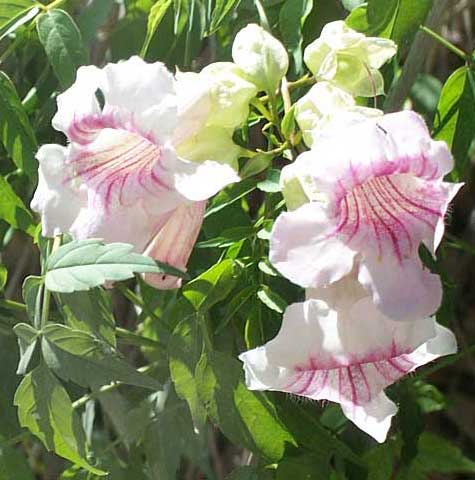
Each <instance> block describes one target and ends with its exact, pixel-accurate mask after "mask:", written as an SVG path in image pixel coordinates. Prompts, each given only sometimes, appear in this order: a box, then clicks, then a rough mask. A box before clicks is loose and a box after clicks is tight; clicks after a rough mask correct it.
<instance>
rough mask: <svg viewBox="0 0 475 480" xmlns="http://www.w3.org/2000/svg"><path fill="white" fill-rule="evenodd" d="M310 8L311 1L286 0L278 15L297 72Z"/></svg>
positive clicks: (311, 6) (281, 31)
mask: <svg viewBox="0 0 475 480" xmlns="http://www.w3.org/2000/svg"><path fill="white" fill-rule="evenodd" d="M312 8H313V0H286V2H285V3H284V5H283V6H282V8H281V10H280V14H279V29H280V33H281V35H282V40H283V41H284V44H285V45H286V46H287V49H288V51H289V52H290V53H291V54H292V57H293V59H294V65H295V70H296V71H297V72H300V71H301V70H302V42H303V35H302V28H303V26H304V24H305V20H307V17H308V15H309V14H310V12H311V11H312ZM286 138H287V137H286Z"/></svg>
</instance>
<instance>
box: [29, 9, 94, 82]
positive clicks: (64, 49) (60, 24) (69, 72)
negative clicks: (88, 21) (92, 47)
mask: <svg viewBox="0 0 475 480" xmlns="http://www.w3.org/2000/svg"><path fill="white" fill-rule="evenodd" d="M37 30H38V37H39V39H40V42H41V43H42V44H43V47H44V49H45V52H46V55H47V57H48V60H49V63H50V64H51V66H52V67H53V70H54V72H55V73H56V76H57V77H58V79H59V83H60V84H61V86H62V87H63V88H64V89H66V88H68V87H70V86H71V85H72V84H73V82H74V80H75V78H76V70H77V69H78V67H80V66H81V65H84V64H85V63H87V55H86V50H85V49H84V45H83V43H82V38H81V33H80V31H79V28H78V27H77V25H76V24H75V23H74V20H73V19H72V18H71V17H70V15H69V14H68V13H66V12H64V11H63V10H48V11H47V12H45V13H44V14H43V15H41V16H40V17H39V18H38V24H37Z"/></svg>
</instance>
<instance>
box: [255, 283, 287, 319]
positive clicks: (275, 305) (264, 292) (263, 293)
mask: <svg viewBox="0 0 475 480" xmlns="http://www.w3.org/2000/svg"><path fill="white" fill-rule="evenodd" d="M257 297H258V298H259V300H260V301H261V302H262V303H263V304H264V305H265V306H266V307H268V308H270V309H271V310H274V311H275V312H277V313H284V311H285V309H286V308H287V302H286V301H285V300H284V299H283V298H282V297H281V296H280V295H278V294H277V293H275V292H273V291H272V290H271V289H270V288H269V287H268V286H267V285H263V286H262V287H261V288H260V290H259V291H258V292H257Z"/></svg>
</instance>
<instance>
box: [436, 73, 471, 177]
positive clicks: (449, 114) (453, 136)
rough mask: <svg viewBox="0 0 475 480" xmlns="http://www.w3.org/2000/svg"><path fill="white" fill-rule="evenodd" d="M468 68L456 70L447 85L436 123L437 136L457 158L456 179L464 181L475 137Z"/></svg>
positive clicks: (442, 94) (444, 88) (441, 99)
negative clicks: (469, 150) (469, 153)
mask: <svg viewBox="0 0 475 480" xmlns="http://www.w3.org/2000/svg"><path fill="white" fill-rule="evenodd" d="M470 75H473V73H471V72H470V71H469V69H468V68H467V67H461V68H459V69H458V70H456V71H455V72H454V73H453V74H452V75H451V76H450V77H449V79H448V80H447V82H446V83H445V85H444V87H443V89H442V93H441V96H440V101H439V106H438V107H437V113H436V116H435V121H434V136H435V138H436V139H437V140H444V141H445V142H446V143H447V144H448V146H449V147H450V149H451V150H452V153H453V154H454V157H455V162H456V163H455V171H454V177H455V178H456V179H461V178H463V177H464V173H465V170H466V167H467V163H468V149H469V148H470V145H471V143H472V140H473V139H474V137H475V85H473V86H472V85H471V82H470Z"/></svg>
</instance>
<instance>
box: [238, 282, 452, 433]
mask: <svg viewBox="0 0 475 480" xmlns="http://www.w3.org/2000/svg"><path fill="white" fill-rule="evenodd" d="M307 298H308V299H307V301H305V302H303V303H295V304H293V305H290V306H289V307H288V308H287V310H286V311H285V314H284V318H283V323H282V327H281V329H280V331H279V333H278V334H277V336H276V337H275V338H274V339H273V340H271V341H270V342H268V343H266V344H265V345H264V346H262V347H258V348H255V349H253V350H249V351H247V352H244V353H242V354H241V355H240V357H239V358H240V359H241V361H242V362H243V363H244V370H245V373H246V384H247V386H248V388H250V389H251V390H274V391H282V392H288V393H292V394H295V395H299V396H303V397H308V398H311V399H315V400H330V401H332V402H337V403H339V404H340V405H341V407H342V410H343V413H344V415H345V416H346V417H347V418H348V419H349V420H351V421H352V422H353V423H354V424H356V426H357V427H358V428H360V429H361V430H363V431H365V432H366V433H368V434H369V435H371V436H372V437H373V438H375V439H376V440H377V441H378V442H384V440H385V439H386V436H387V432H388V430H389V428H390V425H391V417H392V416H394V415H395V414H396V412H397V407H396V405H395V404H394V403H393V402H392V401H391V400H390V399H389V398H388V397H387V396H386V395H385V393H384V389H385V388H386V387H388V386H389V385H391V384H393V383H394V382H396V381H397V380H398V379H400V378H401V377H403V376H404V375H406V374H408V373H409V372H412V371H414V370H415V369H416V368H418V367H420V366H421V365H424V364H426V363H428V362H430V361H432V360H434V359H436V358H437V357H440V356H442V355H448V354H452V353H455V352H456V350H457V344H456V340H455V337H454V335H453V334H452V332H451V331H450V330H448V329H447V328H445V327H442V326H441V325H439V324H437V323H436V322H435V320H433V319H431V318H417V319H414V318H412V319H411V320H412V321H407V322H398V321H394V320H391V319H390V318H388V317H386V316H384V315H383V314H382V313H381V312H380V311H379V310H378V309H377V308H376V307H375V305H374V303H373V302H372V300H371V297H370V296H369V295H368V293H367V292H366V291H365V290H364V288H363V287H362V286H361V285H360V284H359V283H358V282H357V280H356V278H354V277H353V275H348V276H346V277H345V278H344V279H342V280H340V281H338V282H336V283H334V284H332V285H330V286H329V287H326V288H320V289H317V290H312V291H309V292H307Z"/></svg>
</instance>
